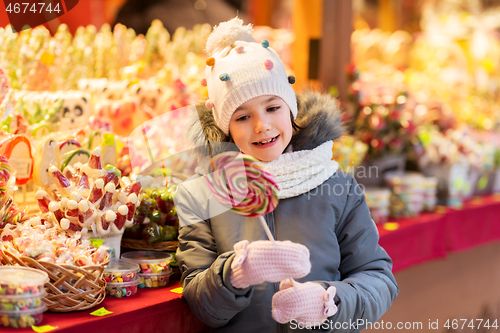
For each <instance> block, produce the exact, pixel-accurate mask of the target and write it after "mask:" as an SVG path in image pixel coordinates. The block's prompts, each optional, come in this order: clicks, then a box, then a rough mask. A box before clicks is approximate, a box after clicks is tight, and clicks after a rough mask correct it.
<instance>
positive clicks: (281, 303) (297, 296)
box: [273, 280, 337, 326]
mask: <svg viewBox="0 0 500 333" xmlns="http://www.w3.org/2000/svg"><path fill="white" fill-rule="evenodd" d="M294 283H295V286H292V284H291V282H290V280H286V281H283V282H281V284H280V291H278V292H277V293H276V294H274V296H273V318H274V320H276V321H277V322H278V323H281V324H285V323H288V322H289V321H290V320H292V319H295V320H297V322H298V323H299V324H301V325H303V326H320V325H321V324H322V323H323V322H324V321H325V320H326V319H327V318H328V317H330V316H333V315H334V314H335V313H336V312H337V306H336V305H335V302H334V301H333V298H334V297H335V294H336V293H337V289H336V288H335V287H333V286H332V287H329V288H328V289H327V290H325V288H323V287H322V286H321V285H319V284H317V283H314V282H306V283H298V282H294Z"/></svg>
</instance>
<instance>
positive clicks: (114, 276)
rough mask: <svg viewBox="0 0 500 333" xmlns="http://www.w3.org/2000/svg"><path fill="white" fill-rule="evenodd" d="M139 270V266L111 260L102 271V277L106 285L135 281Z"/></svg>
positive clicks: (128, 262) (119, 260)
mask: <svg viewBox="0 0 500 333" xmlns="http://www.w3.org/2000/svg"><path fill="white" fill-rule="evenodd" d="M140 270H141V268H140V267H139V264H137V263H134V262H130V261H125V260H121V259H118V260H112V261H111V262H110V263H109V264H108V265H107V266H106V268H105V269H104V273H103V277H104V280H106V282H107V283H123V282H130V281H133V280H135V278H136V276H137V273H139V272H140Z"/></svg>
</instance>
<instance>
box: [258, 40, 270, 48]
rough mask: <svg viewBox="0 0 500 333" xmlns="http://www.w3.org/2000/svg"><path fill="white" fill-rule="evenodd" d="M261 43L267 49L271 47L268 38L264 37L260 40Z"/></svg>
mask: <svg viewBox="0 0 500 333" xmlns="http://www.w3.org/2000/svg"><path fill="white" fill-rule="evenodd" d="M260 45H262V47H265V48H266V49H267V48H268V47H269V42H268V41H267V39H263V40H261V41H260Z"/></svg>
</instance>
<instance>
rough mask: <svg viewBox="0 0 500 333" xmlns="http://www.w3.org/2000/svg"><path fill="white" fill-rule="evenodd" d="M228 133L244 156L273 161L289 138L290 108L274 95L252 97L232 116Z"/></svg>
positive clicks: (290, 130)
mask: <svg viewBox="0 0 500 333" xmlns="http://www.w3.org/2000/svg"><path fill="white" fill-rule="evenodd" d="M229 133H231V137H232V138H233V140H234V143H235V144H236V145H237V146H238V148H239V149H240V150H241V151H242V152H243V153H245V154H248V155H251V156H253V157H255V158H257V159H258V160H261V161H264V162H269V161H272V160H274V159H276V158H277V157H278V156H280V155H281V154H282V153H283V151H284V150H285V148H286V147H287V146H288V143H289V142H290V140H291V139H292V120H291V119H290V108H289V107H288V105H287V104H286V103H285V101H283V100H282V99H281V98H280V97H277V96H270V95H266V96H259V97H255V98H252V99H251V100H249V101H247V102H245V103H243V104H242V105H240V107H238V108H237V109H236V111H235V112H234V113H233V115H232V116H231V120H230V121H229Z"/></svg>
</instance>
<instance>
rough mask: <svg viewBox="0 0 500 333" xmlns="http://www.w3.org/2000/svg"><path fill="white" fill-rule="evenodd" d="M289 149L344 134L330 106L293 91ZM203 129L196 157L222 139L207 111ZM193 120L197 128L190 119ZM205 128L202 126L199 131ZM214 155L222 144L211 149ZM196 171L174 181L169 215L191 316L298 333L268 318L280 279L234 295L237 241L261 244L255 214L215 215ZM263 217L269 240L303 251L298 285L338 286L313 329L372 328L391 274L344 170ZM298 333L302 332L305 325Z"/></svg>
mask: <svg viewBox="0 0 500 333" xmlns="http://www.w3.org/2000/svg"><path fill="white" fill-rule="evenodd" d="M297 99H298V105H299V112H298V116H297V123H298V125H299V126H301V127H305V129H303V130H299V131H298V132H297V133H294V135H293V138H292V147H293V150H294V151H297V150H304V149H313V148H315V147H317V146H319V145H320V144H322V143H324V142H326V141H328V140H336V139H338V138H339V137H340V136H341V135H342V126H341V121H340V117H341V115H340V113H339V112H338V108H337V106H336V104H335V101H334V100H332V99H331V98H329V97H327V96H322V95H319V94H316V93H311V92H308V93H305V94H304V95H298V96H297ZM198 114H199V117H200V120H201V126H200V125H199V124H198V125H194V123H193V127H192V132H191V133H190V134H191V137H192V138H193V140H194V141H195V142H196V144H197V145H198V146H204V145H205V148H200V149H199V152H200V153H201V154H204V153H205V154H206V153H208V150H207V149H206V144H205V140H206V139H208V140H209V141H210V142H221V141H228V138H227V137H226V136H225V135H224V133H223V132H222V131H220V129H218V128H217V127H216V126H215V122H214V120H213V117H212V116H211V112H210V111H209V110H206V109H205V108H203V107H200V108H199V109H198ZM198 123H200V122H198ZM202 127H203V130H202ZM211 148H212V149H211V150H212V151H211V152H212V154H214V155H215V154H217V153H218V152H220V150H223V148H224V147H223V145H218V146H217V145H211ZM205 182H206V180H205V178H204V177H203V176H201V175H197V176H194V177H192V178H191V179H190V180H189V181H186V182H185V183H183V184H181V185H180V186H179V188H178V192H177V197H176V203H175V204H176V209H177V212H178V215H179V219H180V223H181V226H182V227H181V229H180V233H179V249H178V251H177V260H178V262H179V265H180V268H181V271H182V282H183V284H184V291H183V295H184V297H185V299H186V300H187V302H188V304H189V306H190V308H191V310H192V312H193V313H194V314H195V315H196V316H197V317H198V318H199V319H200V320H202V321H203V322H205V323H206V324H207V325H208V326H210V327H212V328H213V330H214V331H216V332H237V333H245V332H252V333H253V332H259V333H264V332H300V331H302V330H301V329H299V327H298V324H297V323H296V322H294V321H292V322H290V323H289V324H286V325H281V324H278V323H277V322H276V321H274V320H273V318H272V316H271V302H272V297H273V295H274V293H276V292H277V291H278V290H279V284H278V283H262V284H260V285H256V286H251V287H249V288H247V289H244V290H242V289H236V288H234V287H232V286H231V284H230V282H229V276H230V266H231V262H232V260H233V257H234V252H233V246H234V244H235V243H237V242H239V241H241V240H244V239H246V240H248V241H250V242H252V241H256V240H266V239H267V237H266V234H265V232H264V230H263V228H262V227H261V226H260V224H259V222H258V221H257V219H256V218H247V217H242V216H239V215H236V214H234V213H233V212H230V211H225V212H222V213H221V214H219V215H217V216H215V217H210V216H214V215H216V214H214V211H216V210H217V209H220V205H219V204H218V203H217V202H216V201H215V200H214V199H213V196H212V195H211V194H210V192H209V190H208V189H207V187H206V185H205ZM265 219H266V221H267V223H268V225H269V227H270V229H271V231H272V232H273V234H274V237H275V239H277V240H290V241H292V242H296V243H301V244H304V245H305V246H307V247H308V248H309V250H310V253H311V257H310V259H311V264H312V269H311V272H310V273H309V275H307V276H306V277H304V278H302V279H298V280H297V281H299V282H306V281H315V282H317V283H320V284H321V285H323V286H324V287H325V289H326V288H327V287H328V286H330V285H332V286H335V287H336V289H337V297H336V302H337V303H338V309H339V310H338V312H337V313H336V314H335V315H333V316H332V317H330V318H329V319H328V321H327V322H326V323H325V324H324V325H323V326H322V327H320V328H316V329H317V330H318V331H326V332H328V331H331V332H357V331H359V330H360V329H362V328H364V326H365V325H366V323H367V322H372V323H374V322H376V321H377V320H378V319H379V318H380V317H381V316H382V314H383V313H384V312H385V311H387V309H389V307H390V306H391V304H392V302H393V301H394V299H395V298H396V296H397V294H398V291H399V290H398V287H397V285H396V281H395V279H394V276H393V274H392V273H391V269H392V261H391V259H390V258H389V256H388V255H387V253H386V252H385V251H384V250H383V249H382V248H381V247H380V246H379V245H378V239H379V237H378V232H377V228H376V226H375V224H374V222H373V221H372V219H371V217H370V213H369V210H368V206H367V204H366V201H365V197H364V195H363V193H362V191H361V189H360V188H359V186H358V185H357V183H356V181H355V180H354V178H353V177H352V176H350V175H349V174H345V173H343V172H340V171H337V172H336V173H335V174H333V176H331V177H330V178H329V179H328V180H326V181H325V182H324V183H323V184H322V185H320V186H318V187H317V188H315V189H313V190H311V191H309V192H307V193H304V194H302V195H300V196H297V197H293V198H289V199H283V200H280V202H279V204H278V206H277V208H276V209H275V210H274V211H273V212H272V213H270V214H267V215H266V216H265ZM304 331H308V330H306V329H304Z"/></svg>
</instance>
